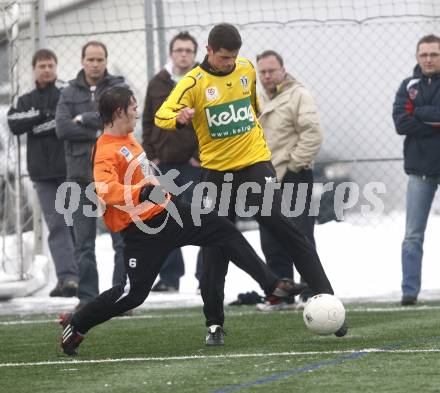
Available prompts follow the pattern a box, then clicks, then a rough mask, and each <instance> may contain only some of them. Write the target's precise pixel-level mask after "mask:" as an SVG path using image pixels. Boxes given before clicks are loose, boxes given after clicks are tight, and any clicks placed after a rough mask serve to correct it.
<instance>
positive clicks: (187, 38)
mask: <svg viewBox="0 0 440 393" xmlns="http://www.w3.org/2000/svg"><path fill="white" fill-rule="evenodd" d="M177 40H181V41H191V42H192V43H193V44H194V53H197V47H198V45H197V41H196V39H195V38H194V37H193V36H192V35H191V34H189V33H188V32H187V31H181V32H180V33H178V34H176V35H175V36H174V37H173V38H171V41H170V47H169V50H170V54H171V52H172V51H173V46H174V43H175V42H176V41H177Z"/></svg>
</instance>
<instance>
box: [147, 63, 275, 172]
mask: <svg viewBox="0 0 440 393" xmlns="http://www.w3.org/2000/svg"><path fill="white" fill-rule="evenodd" d="M184 107H187V108H193V109H194V110H195V114H194V117H193V119H192V123H193V127H194V130H195V131H196V134H197V139H198V142H199V152H200V161H201V165H202V167H204V168H207V169H213V170H218V171H228V170H238V169H241V168H244V167H247V166H249V165H252V164H255V163H257V162H261V161H268V160H270V158H271V154H270V150H269V148H268V146H267V143H266V140H265V138H264V132H263V128H262V127H261V125H260V123H259V122H258V118H257V114H258V101H257V94H256V73H255V68H254V66H253V65H252V63H251V62H250V61H249V60H248V59H245V58H243V57H238V58H237V60H236V61H235V68H234V70H233V71H231V72H230V73H228V74H224V73H216V72H214V71H212V70H211V69H210V67H209V64H208V62H207V59H206V58H205V60H204V62H203V63H202V64H201V65H199V66H197V67H196V68H194V69H193V70H191V71H190V72H189V73H187V74H186V75H185V77H184V78H182V79H181V80H180V81H179V82H178V83H177V85H176V86H175V88H174V90H173V91H172V92H171V93H170V95H169V96H168V98H167V99H166V101H165V102H164V103H163V104H162V106H161V107H160V108H159V110H158V111H157V112H156V115H155V123H156V125H157V126H158V127H160V128H164V129H168V130H175V129H176V127H177V123H176V116H177V113H178V112H179V110H180V109H182V108H184ZM177 132H179V131H178V129H177Z"/></svg>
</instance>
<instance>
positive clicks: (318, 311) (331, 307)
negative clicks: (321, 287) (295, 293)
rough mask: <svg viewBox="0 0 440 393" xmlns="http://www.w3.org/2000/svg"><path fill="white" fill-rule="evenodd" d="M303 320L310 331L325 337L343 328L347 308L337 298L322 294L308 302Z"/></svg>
mask: <svg viewBox="0 0 440 393" xmlns="http://www.w3.org/2000/svg"><path fill="white" fill-rule="evenodd" d="M303 318H304V323H305V324H306V326H307V328H308V329H309V330H311V331H312V332H313V333H315V334H319V335H322V336H325V335H328V334H333V333H335V332H337V331H338V330H339V329H340V328H341V326H342V324H343V323H344V320H345V308H344V305H343V304H342V302H341V301H340V300H339V299H338V298H337V297H336V296H333V295H329V294H326V293H321V294H319V295H315V296H313V297H311V298H310V299H309V300H308V301H307V304H306V306H305V307H304V311H303Z"/></svg>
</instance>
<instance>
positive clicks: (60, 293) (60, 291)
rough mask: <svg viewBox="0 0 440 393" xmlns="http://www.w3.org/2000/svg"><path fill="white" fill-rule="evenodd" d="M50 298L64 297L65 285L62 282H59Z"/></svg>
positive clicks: (50, 293) (51, 292)
mask: <svg viewBox="0 0 440 393" xmlns="http://www.w3.org/2000/svg"><path fill="white" fill-rule="evenodd" d="M49 296H50V297H63V283H62V282H61V281H58V282H57V285H56V286H55V288H54V289H52V290H51V291H50V292H49Z"/></svg>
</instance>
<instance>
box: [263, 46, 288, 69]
mask: <svg viewBox="0 0 440 393" xmlns="http://www.w3.org/2000/svg"><path fill="white" fill-rule="evenodd" d="M269 56H274V57H275V58H276V59H277V60H278V63H280V66H281V67H284V60H283V58H282V57H281V55H280V54H279V53H278V52H275V51H274V50H271V49H269V50H265V51H264V52H262V53H260V54H259V55H257V62H258V61H259V60H260V59H264V58H265V57H269Z"/></svg>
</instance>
